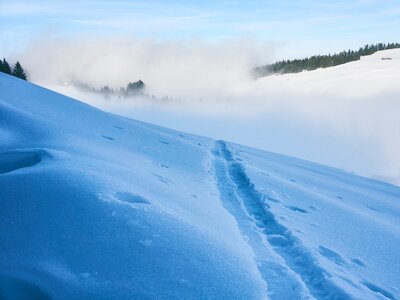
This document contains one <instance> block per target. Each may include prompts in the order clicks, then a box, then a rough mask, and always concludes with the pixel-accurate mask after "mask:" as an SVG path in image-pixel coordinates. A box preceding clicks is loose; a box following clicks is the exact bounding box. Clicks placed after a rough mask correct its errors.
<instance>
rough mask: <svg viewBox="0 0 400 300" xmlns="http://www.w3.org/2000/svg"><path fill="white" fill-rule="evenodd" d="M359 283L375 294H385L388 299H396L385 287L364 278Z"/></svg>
mask: <svg viewBox="0 0 400 300" xmlns="http://www.w3.org/2000/svg"><path fill="white" fill-rule="evenodd" d="M361 284H363V285H364V286H366V287H367V288H369V289H370V290H371V291H373V292H374V293H376V294H381V295H383V296H385V297H386V298H388V299H392V300H395V299H396V298H395V297H394V296H393V295H392V294H391V293H390V292H388V291H386V290H385V289H383V288H381V287H379V286H377V285H376V284H373V283H371V282H368V281H365V280H364V281H362V282H361Z"/></svg>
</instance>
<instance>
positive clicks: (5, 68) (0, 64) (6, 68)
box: [0, 58, 11, 74]
mask: <svg viewBox="0 0 400 300" xmlns="http://www.w3.org/2000/svg"><path fill="white" fill-rule="evenodd" d="M0 72H3V73H6V74H11V67H10V65H9V64H8V62H7V61H6V59H5V58H3V61H2V60H1V59H0Z"/></svg>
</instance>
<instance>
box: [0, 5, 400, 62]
mask: <svg viewBox="0 0 400 300" xmlns="http://www.w3.org/2000/svg"><path fill="white" fill-rule="evenodd" d="M47 34H57V35H78V34H79V35H84V34H88V35H90V36H100V37H101V36H108V35H115V34H118V35H127V36H135V37H146V38H156V39H185V38H193V37H196V38H202V39H206V40H220V39H225V38H243V37H251V38H256V39H260V40H262V41H272V42H276V43H278V45H280V46H281V47H282V50H283V51H282V55H284V56H288V57H293V56H302V55H311V54H317V53H325V52H332V51H339V50H342V49H347V48H357V47H358V46H361V45H364V44H366V43H376V42H399V37H400V1H398V0H332V1H328V0H320V1H316V0H303V1H302V0H279V1H260V0H249V1H234V0H230V1H229V0H224V1H210V0H203V1H179V0H173V1H135V0H134V1H128V0H117V1H110V0H101V1H99V0H87V1H78V0H61V1H57V0H54V1H49V0H35V1H32V0H30V1H27V0H8V1H7V0H0V52H5V53H7V52H10V51H13V49H14V48H17V47H21V46H23V45H24V44H26V42H27V41H29V40H30V39H32V38H35V37H37V36H38V35H40V36H43V35H47ZM0 56H1V55H0Z"/></svg>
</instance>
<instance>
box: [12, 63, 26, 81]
mask: <svg viewBox="0 0 400 300" xmlns="http://www.w3.org/2000/svg"><path fill="white" fill-rule="evenodd" d="M12 75H13V76H15V77H18V78H21V79H23V80H26V74H25V71H24V69H23V68H22V66H21V64H20V63H19V62H18V61H17V63H16V64H15V66H14V68H13V70H12Z"/></svg>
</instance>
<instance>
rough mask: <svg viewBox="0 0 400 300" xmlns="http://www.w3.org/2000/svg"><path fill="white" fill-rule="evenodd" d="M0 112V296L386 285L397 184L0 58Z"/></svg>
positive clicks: (233, 292)
mask: <svg viewBox="0 0 400 300" xmlns="http://www.w3.org/2000/svg"><path fill="white" fill-rule="evenodd" d="M0 120H1V123H0V233H1V234H0V253H1V255H0V298H1V299H25V298H24V297H27V295H29V297H30V298H33V299H47V298H51V299H78V298H79V299H133V298H140V299H143V298H157V299H160V298H161V299H163V298H169V299H170V298H180V299H182V298H183V299H187V298H192V299H193V298H201V299H204V298H210V299H211V298H216V299H263V298H271V299H313V298H315V299H353V298H354V299H399V298H400V290H399V286H400V255H399V254H398V248H399V246H400V220H399V216H400V203H399V201H400V199H399V198H400V188H399V187H396V186H392V185H389V184H385V183H380V182H377V181H373V180H369V179H366V178H361V177H357V176H354V175H351V174H347V173H344V172H341V171H338V170H335V169H331V168H327V167H323V166H320V165H316V164H313V163H310V162H306V161H302V160H298V159H294V158H290V157H285V156H281V155H277V154H272V153H267V152H264V151H259V150H255V149H251V148H246V147H243V146H239V145H236V144H231V143H227V142H224V141H214V140H212V139H209V138H204V137H199V136H194V135H189V134H186V133H182V132H177V131H173V130H169V129H166V128H161V127H157V126H154V125H150V124H145V123H142V122H138V121H134V120H130V119H126V118H123V117H119V116H117V115H112V114H109V113H105V112H103V111H100V110H98V109H95V108H93V107H91V106H88V105H86V104H83V103H81V102H78V101H75V100H73V99H70V98H67V97H65V96H62V95H59V94H56V93H54V92H51V91H49V90H46V89H43V88H41V87H38V86H35V85H32V84H29V83H26V82H24V81H21V80H18V79H15V78H12V77H9V76H7V75H4V74H0ZM29 297H28V298H29Z"/></svg>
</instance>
